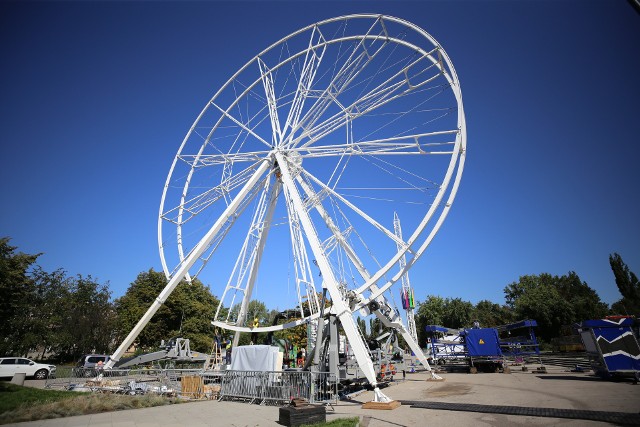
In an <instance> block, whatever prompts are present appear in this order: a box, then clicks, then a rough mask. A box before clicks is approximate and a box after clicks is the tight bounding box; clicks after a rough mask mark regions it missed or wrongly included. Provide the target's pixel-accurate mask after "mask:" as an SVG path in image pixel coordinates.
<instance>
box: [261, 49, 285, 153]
mask: <svg viewBox="0 0 640 427" xmlns="http://www.w3.org/2000/svg"><path fill="white" fill-rule="evenodd" d="M257 63H258V67H259V68H260V78H261V79H262V85H263V86H264V92H265V95H266V97H267V105H268V107H269V118H270V119H271V132H272V136H271V141H272V144H275V143H276V142H278V141H281V140H282V130H281V129H280V120H279V119H278V105H277V103H276V94H275V90H274V88H273V75H272V74H271V70H269V69H268V68H267V64H265V63H264V61H263V60H262V59H260V57H258V58H257Z"/></svg>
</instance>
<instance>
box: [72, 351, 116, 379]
mask: <svg viewBox="0 0 640 427" xmlns="http://www.w3.org/2000/svg"><path fill="white" fill-rule="evenodd" d="M109 359H111V357H109V356H108V355H106V354H85V355H83V356H82V357H81V358H80V360H78V363H76V367H75V368H73V373H74V374H75V376H76V377H95V376H96V375H97V374H98V370H99V369H100V368H101V367H102V366H104V364H105V363H107V361H109Z"/></svg>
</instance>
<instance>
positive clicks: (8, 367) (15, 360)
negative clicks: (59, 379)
mask: <svg viewBox="0 0 640 427" xmlns="http://www.w3.org/2000/svg"><path fill="white" fill-rule="evenodd" d="M17 373H25V374H27V377H33V378H35V379H36V380H44V379H47V378H55V377H56V367H55V365H46V364H43V363H36V362H34V361H33V360H31V359H25V358H24V357H1V358H0V377H3V378H6V377H9V378H13V375H14V374H17Z"/></svg>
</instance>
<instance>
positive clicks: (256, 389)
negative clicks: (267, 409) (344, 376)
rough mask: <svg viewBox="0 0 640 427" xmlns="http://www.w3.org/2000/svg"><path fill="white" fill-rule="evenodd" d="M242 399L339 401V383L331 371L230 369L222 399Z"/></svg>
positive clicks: (251, 400)
mask: <svg viewBox="0 0 640 427" xmlns="http://www.w3.org/2000/svg"><path fill="white" fill-rule="evenodd" d="M223 399H242V400H248V401H250V402H251V403H254V402H256V403H260V404H266V403H272V404H279V403H287V402H290V401H291V400H292V399H305V400H307V401H309V403H337V401H338V382H337V378H336V376H335V375H333V374H330V373H328V372H308V371H267V372H264V371H226V372H225V373H224V376H223V377H222V383H221V388H220V400H223Z"/></svg>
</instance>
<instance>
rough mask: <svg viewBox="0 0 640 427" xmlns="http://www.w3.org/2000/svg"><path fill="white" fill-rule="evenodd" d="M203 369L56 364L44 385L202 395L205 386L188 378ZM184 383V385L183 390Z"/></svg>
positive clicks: (105, 391)
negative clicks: (126, 367)
mask: <svg viewBox="0 0 640 427" xmlns="http://www.w3.org/2000/svg"><path fill="white" fill-rule="evenodd" d="M201 373H202V370H197V369H156V368H150V369H99V368H78V367H74V368H72V367H59V368H58V369H57V375H56V378H49V379H47V381H46V384H45V388H51V389H63V390H75V391H86V392H99V393H115V394H130V395H136V394H149V393H152V394H159V395H165V396H177V395H180V396H182V397H186V398H202V397H203V396H204V394H205V392H206V390H205V387H204V385H203V387H198V384H197V382H200V381H197V382H196V381H193V380H191V381H188V380H187V379H189V378H194V377H197V378H199V379H200V380H202V379H203V378H202V375H201ZM183 384H187V385H188V387H187V389H185V390H183V386H182V385H183Z"/></svg>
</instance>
